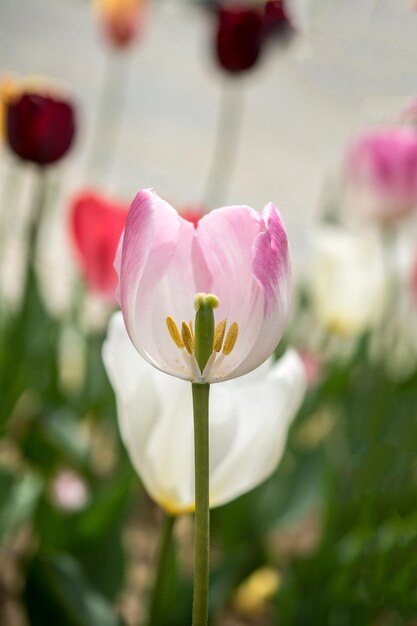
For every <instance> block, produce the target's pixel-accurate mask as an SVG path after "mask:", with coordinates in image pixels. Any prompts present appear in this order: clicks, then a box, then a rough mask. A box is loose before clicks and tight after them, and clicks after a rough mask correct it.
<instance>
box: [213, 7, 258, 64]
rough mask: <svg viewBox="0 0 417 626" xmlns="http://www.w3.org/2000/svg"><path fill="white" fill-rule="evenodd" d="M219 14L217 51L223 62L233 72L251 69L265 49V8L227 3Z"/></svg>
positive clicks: (219, 59) (220, 61)
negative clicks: (229, 4)
mask: <svg viewBox="0 0 417 626" xmlns="http://www.w3.org/2000/svg"><path fill="white" fill-rule="evenodd" d="M217 16H218V17H217V19H218V23H217V36H216V51H217V58H218V61H219V63H220V65H221V66H222V67H223V68H224V69H225V70H227V71H228V72H232V73H235V72H243V71H245V70H248V69H249V68H251V67H252V66H253V65H255V63H256V62H257V60H258V58H259V54H260V52H261V47H262V42H263V19H262V13H261V11H260V10H259V9H257V8H248V7H245V6H242V5H233V6H224V7H221V8H220V9H219V10H218V14H217Z"/></svg>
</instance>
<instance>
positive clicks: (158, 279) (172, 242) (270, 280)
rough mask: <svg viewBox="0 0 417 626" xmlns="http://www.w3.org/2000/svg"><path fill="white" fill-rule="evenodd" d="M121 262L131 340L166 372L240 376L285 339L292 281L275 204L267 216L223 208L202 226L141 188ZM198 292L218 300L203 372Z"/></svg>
mask: <svg viewBox="0 0 417 626" xmlns="http://www.w3.org/2000/svg"><path fill="white" fill-rule="evenodd" d="M115 267H116V272H117V274H118V277H119V284H118V289H117V297H118V300H119V303H120V305H121V308H122V312H123V317H124V321H125V324H126V328H127V330H128V333H129V335H130V338H131V340H132V342H133V344H134V346H135V347H136V349H137V350H138V352H140V354H142V356H143V357H144V358H145V359H146V360H147V361H149V363H151V364H152V365H154V366H155V367H157V368H158V369H160V370H162V371H164V372H167V373H168V374H171V375H173V376H177V377H179V378H183V379H185V380H189V381H192V382H199V383H202V382H207V383H214V382H218V381H221V380H228V379H231V378H235V377H237V376H241V375H243V374H246V373H247V372H250V371H251V370H253V369H255V368H256V367H258V365H260V364H261V363H263V361H265V359H266V358H267V357H268V356H270V354H271V353H272V352H273V351H274V349H275V347H276V345H277V344H278V342H279V340H280V339H281V337H282V334H283V331H284V327H285V323H286V321H287V318H288V313H289V308H290V302H291V289H292V280H291V268H290V259H289V250H288V241H287V235H286V231H285V226H284V224H283V221H282V219H281V216H280V214H279V212H278V210H277V209H276V207H275V206H274V205H273V204H272V203H270V204H268V205H267V206H266V207H265V208H264V210H263V211H262V213H260V214H258V213H257V212H256V211H254V210H253V209H251V208H250V207H248V206H230V207H224V208H221V209H217V210H215V211H212V212H211V213H209V214H208V215H205V216H204V217H202V218H201V219H200V220H199V222H198V224H197V226H196V227H195V226H194V225H193V224H191V223H190V222H189V221H187V220H185V219H184V218H182V217H181V216H180V215H179V214H178V213H177V211H176V210H175V209H174V208H173V207H171V206H170V205H169V204H168V203H167V202H165V201H164V200H162V199H161V198H159V197H158V196H157V195H156V193H155V192H154V191H153V190H142V191H140V192H139V193H138V194H137V195H136V197H135V199H134V200H133V203H132V205H131V207H130V209H129V213H128V217H127V221H126V226H125V229H124V232H123V235H122V237H121V240H120V243H119V247H118V251H117V254H116V261H115ZM199 293H210V294H213V295H214V296H216V298H217V299H218V301H219V304H218V307H217V308H216V309H215V311H214V313H215V322H216V329H215V335H214V342H213V349H212V353H211V356H210V358H209V359H208V361H207V364H206V366H205V367H204V370H203V371H200V368H199V366H198V364H197V361H196V358H195V354H194V350H193V347H194V332H193V323H192V321H190V320H193V319H194V315H195V310H194V300H195V297H196V295H197V294H199Z"/></svg>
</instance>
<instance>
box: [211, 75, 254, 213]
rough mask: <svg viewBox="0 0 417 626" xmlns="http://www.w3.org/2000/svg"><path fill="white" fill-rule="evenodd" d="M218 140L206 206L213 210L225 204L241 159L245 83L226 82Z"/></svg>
mask: <svg viewBox="0 0 417 626" xmlns="http://www.w3.org/2000/svg"><path fill="white" fill-rule="evenodd" d="M221 87H222V93H221V101H220V105H219V106H220V110H219V113H218V119H217V129H216V137H215V142H214V146H213V152H212V156H211V163H210V169H209V173H208V178H207V182H206V190H205V193H204V199H203V203H204V205H205V206H206V207H207V208H208V209H210V208H213V207H216V206H222V204H223V203H224V202H225V196H226V194H227V190H228V187H229V185H230V180H231V177H232V174H233V169H234V165H235V161H236V156H237V148H238V144H239V138H240V133H241V128H242V121H243V105H244V92H243V88H242V81H240V80H238V81H232V80H230V79H227V78H225V79H224V81H223V84H222V86H221Z"/></svg>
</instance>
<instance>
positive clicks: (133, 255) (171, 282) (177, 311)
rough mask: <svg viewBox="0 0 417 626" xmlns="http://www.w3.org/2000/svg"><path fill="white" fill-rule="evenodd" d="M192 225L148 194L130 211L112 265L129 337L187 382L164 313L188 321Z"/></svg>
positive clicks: (191, 298)
mask: <svg viewBox="0 0 417 626" xmlns="http://www.w3.org/2000/svg"><path fill="white" fill-rule="evenodd" d="M193 239H194V227H193V225H192V224H191V223H190V222H188V221H186V220H184V219H182V218H181V217H180V216H179V215H178V214H177V212H176V211H175V209H173V208H172V207H171V206H170V205H169V204H168V203H167V202H164V201H163V200H161V199H160V198H159V197H158V196H157V195H156V194H155V193H154V192H153V191H152V190H144V191H141V192H139V193H138V194H137V195H136V197H135V199H134V201H133V203H132V206H131V208H130V211H129V214H128V218H127V222H126V227H125V231H124V236H123V241H122V242H121V244H120V245H119V251H118V254H117V255H116V262H115V267H116V271H117V273H118V275H119V290H118V296H119V299H120V305H121V307H122V310H123V314H124V319H125V323H126V327H127V329H128V332H129V335H130V337H131V339H132V341H133V343H134V345H135V346H136V348H137V349H138V350H139V351H140V353H141V354H142V356H143V357H144V358H145V359H147V360H148V361H149V362H150V363H151V364H152V365H154V366H155V367H157V368H159V369H162V370H163V371H165V372H167V373H169V374H173V375H175V376H179V377H182V378H185V379H187V378H189V371H188V370H187V368H186V366H185V364H184V362H183V361H182V359H181V355H180V353H179V350H178V348H177V346H176V345H175V344H174V343H173V342H172V341H171V339H170V337H169V334H168V331H167V328H166V318H167V316H168V315H170V316H172V317H173V318H174V319H175V320H179V322H181V321H182V320H185V321H188V320H189V319H191V317H192V315H193V313H194V309H193V301H194V296H195V293H196V287H195V282H194V274H193V269H192V265H191V263H190V259H191V254H192V244H193Z"/></svg>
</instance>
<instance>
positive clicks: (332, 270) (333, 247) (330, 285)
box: [312, 227, 386, 336]
mask: <svg viewBox="0 0 417 626" xmlns="http://www.w3.org/2000/svg"><path fill="white" fill-rule="evenodd" d="M314 256H315V259H314V264H313V276H312V296H313V304H314V308H315V310H316V313H317V316H318V317H319V319H320V320H321V321H322V323H323V325H324V326H325V327H326V328H327V329H328V330H330V331H331V332H334V333H337V334H340V335H345V336H352V335H357V334H360V333H361V332H363V331H365V330H367V329H368V328H370V327H371V326H372V325H374V324H375V323H376V322H377V321H378V320H379V319H380V317H381V314H382V313H383V311H384V306H385V291H386V289H385V276H384V267H383V262H382V258H381V257H382V255H381V251H380V248H379V246H378V244H377V242H376V240H374V239H370V238H367V237H361V236H357V235H354V234H353V233H350V232H349V231H346V230H344V229H342V228H336V227H325V228H322V229H320V230H319V231H318V232H317V233H316V236H315V238H314Z"/></svg>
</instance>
